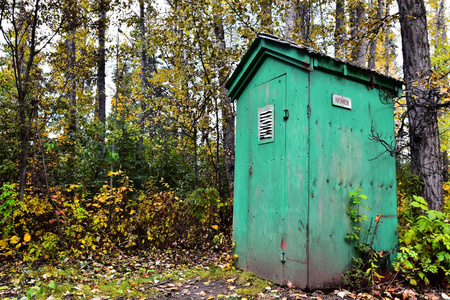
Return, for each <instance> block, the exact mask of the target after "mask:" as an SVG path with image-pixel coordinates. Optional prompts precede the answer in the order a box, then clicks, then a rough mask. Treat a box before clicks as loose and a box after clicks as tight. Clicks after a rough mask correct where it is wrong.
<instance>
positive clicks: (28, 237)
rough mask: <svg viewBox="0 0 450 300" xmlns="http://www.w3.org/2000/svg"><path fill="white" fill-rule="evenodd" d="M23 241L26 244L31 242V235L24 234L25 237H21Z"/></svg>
mask: <svg viewBox="0 0 450 300" xmlns="http://www.w3.org/2000/svg"><path fill="white" fill-rule="evenodd" d="M23 240H24V242H25V243H28V242H29V241H30V240H31V234H29V233H28V232H27V233H25V235H24V236H23Z"/></svg>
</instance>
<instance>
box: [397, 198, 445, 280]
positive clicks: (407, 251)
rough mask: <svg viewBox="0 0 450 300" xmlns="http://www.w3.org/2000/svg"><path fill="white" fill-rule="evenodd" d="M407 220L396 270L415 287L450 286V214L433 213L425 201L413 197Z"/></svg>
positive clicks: (401, 233)
mask: <svg viewBox="0 0 450 300" xmlns="http://www.w3.org/2000/svg"><path fill="white" fill-rule="evenodd" d="M404 218H405V220H404V221H405V224H406V225H405V226H404V227H401V228H400V231H399V240H400V249H399V253H398V257H397V262H396V264H395V268H396V269H397V270H402V272H403V273H404V274H405V275H406V278H407V279H408V280H409V281H410V283H411V284H413V285H416V284H417V283H418V282H420V281H422V282H424V283H426V284H429V283H430V280H433V282H440V281H444V280H445V281H447V282H449V283H450V222H449V219H450V211H442V212H441V211H435V210H429V209H428V205H427V203H426V201H425V200H424V199H423V198H422V197H417V196H413V201H412V202H411V203H410V207H409V209H408V211H407V212H406V213H405V214H404Z"/></svg>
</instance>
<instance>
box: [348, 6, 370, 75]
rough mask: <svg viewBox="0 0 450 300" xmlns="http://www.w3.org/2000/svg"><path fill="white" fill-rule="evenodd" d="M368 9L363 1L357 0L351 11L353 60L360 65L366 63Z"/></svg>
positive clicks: (362, 65)
mask: <svg viewBox="0 0 450 300" xmlns="http://www.w3.org/2000/svg"><path fill="white" fill-rule="evenodd" d="M365 21H366V10H365V8H364V3H363V2H362V1H357V2H356V3H355V5H354V7H353V9H352V12H351V26H352V30H351V35H352V44H353V50H352V61H354V62H356V63H357V64H358V65H359V66H361V67H364V66H365V65H366V54H367V38H366V33H367V32H366V26H365V24H364V23H365Z"/></svg>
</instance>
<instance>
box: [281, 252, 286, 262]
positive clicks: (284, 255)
mask: <svg viewBox="0 0 450 300" xmlns="http://www.w3.org/2000/svg"><path fill="white" fill-rule="evenodd" d="M280 260H281V262H286V253H285V252H284V251H283V252H281V253H280Z"/></svg>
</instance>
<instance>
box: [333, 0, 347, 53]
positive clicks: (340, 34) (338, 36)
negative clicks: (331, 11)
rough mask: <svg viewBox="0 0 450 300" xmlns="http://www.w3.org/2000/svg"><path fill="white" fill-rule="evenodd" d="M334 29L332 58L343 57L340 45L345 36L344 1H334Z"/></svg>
mask: <svg viewBox="0 0 450 300" xmlns="http://www.w3.org/2000/svg"><path fill="white" fill-rule="evenodd" d="M335 19H336V24H335V29H334V56H336V57H343V56H344V54H343V53H342V43H343V41H344V34H345V1H344V0H336V10H335Z"/></svg>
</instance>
